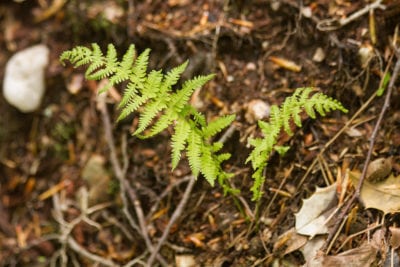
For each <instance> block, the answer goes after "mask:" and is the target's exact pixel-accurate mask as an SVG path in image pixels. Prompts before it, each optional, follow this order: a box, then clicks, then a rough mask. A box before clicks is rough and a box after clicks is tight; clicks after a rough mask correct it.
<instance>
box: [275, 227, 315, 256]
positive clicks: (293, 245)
mask: <svg viewBox="0 0 400 267" xmlns="http://www.w3.org/2000/svg"><path fill="white" fill-rule="evenodd" d="M307 240H308V238H307V237H305V236H303V235H299V234H297V233H296V230H295V229H294V228H291V229H289V230H288V231H286V232H284V233H283V234H281V235H280V236H279V237H278V239H277V241H276V242H275V244H274V249H273V252H274V253H279V255H282V256H284V255H286V254H289V253H292V252H293V251H296V250H298V249H300V248H301V247H303V246H304V245H305V244H306V243H307Z"/></svg>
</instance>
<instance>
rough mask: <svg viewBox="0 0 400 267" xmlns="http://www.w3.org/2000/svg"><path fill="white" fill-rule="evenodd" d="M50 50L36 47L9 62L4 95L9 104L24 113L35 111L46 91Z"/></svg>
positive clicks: (41, 46)
mask: <svg viewBox="0 0 400 267" xmlns="http://www.w3.org/2000/svg"><path fill="white" fill-rule="evenodd" d="M48 64H49V49H48V48H47V46H45V45H42V44H40V45H35V46H32V47H29V48H26V49H24V50H22V51H19V52H17V53H16V54H15V55H13V56H12V57H11V58H10V60H9V61H8V62H7V65H6V70H5V74H4V84H3V94H4V98H5V99H6V100H7V102H8V103H9V104H11V105H12V106H14V107H16V108H17V109H19V110H20V111H22V112H32V111H35V110H36V109H37V108H38V107H39V106H40V104H41V102H42V98H43V94H44V91H45V81H44V78H45V68H46V67H47V65H48Z"/></svg>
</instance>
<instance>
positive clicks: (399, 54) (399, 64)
mask: <svg viewBox="0 0 400 267" xmlns="http://www.w3.org/2000/svg"><path fill="white" fill-rule="evenodd" d="M395 52H396V57H397V62H396V65H395V67H394V70H393V74H392V77H391V78H390V82H389V85H388V89H387V92H386V97H385V102H384V104H383V107H382V110H381V113H380V114H379V118H378V120H377V121H376V124H375V127H374V130H373V132H372V135H371V138H370V142H369V149H368V153H367V158H366V159H365V163H364V167H363V171H362V173H361V177H360V181H359V182H358V185H357V188H356V192H355V194H354V195H353V197H352V198H351V199H350V201H349V202H348V203H347V205H346V207H345V208H344V209H343V210H342V212H341V213H340V215H339V217H338V220H337V222H336V224H335V225H334V228H333V229H332V231H331V232H330V233H329V236H328V238H327V240H326V242H325V244H324V246H323V247H322V250H325V249H326V248H327V247H328V246H329V243H331V241H332V239H333V238H334V236H335V234H336V232H337V231H338V229H339V227H340V225H341V223H340V222H341V221H342V220H343V218H344V217H345V216H346V214H347V213H348V211H349V210H350V208H351V207H352V206H353V204H354V203H355V202H356V201H357V200H360V198H359V197H360V193H361V189H362V186H363V182H364V179H365V176H366V173H367V168H368V164H369V161H370V160H371V155H372V151H373V149H374V145H375V141H376V136H377V134H378V131H379V127H380V125H381V123H382V120H383V116H384V114H385V112H386V110H387V109H388V108H389V105H390V97H391V95H392V92H393V87H394V83H395V81H396V79H397V77H398V75H399V72H400V49H396V51H395Z"/></svg>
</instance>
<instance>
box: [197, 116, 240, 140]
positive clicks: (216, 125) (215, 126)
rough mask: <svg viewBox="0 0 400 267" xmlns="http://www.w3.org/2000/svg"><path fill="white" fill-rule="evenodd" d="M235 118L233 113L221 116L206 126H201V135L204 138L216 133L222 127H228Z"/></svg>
mask: <svg viewBox="0 0 400 267" xmlns="http://www.w3.org/2000/svg"><path fill="white" fill-rule="evenodd" d="M234 120H235V115H229V116H223V117H219V118H218V119H216V120H214V121H211V122H210V123H209V124H208V125H207V126H206V127H204V128H203V135H204V137H206V138H209V137H211V136H214V135H216V134H217V133H219V132H221V131H222V130H223V129H225V128H226V127H228V126H229V125H230V124H231V123H232V122H233V121H234Z"/></svg>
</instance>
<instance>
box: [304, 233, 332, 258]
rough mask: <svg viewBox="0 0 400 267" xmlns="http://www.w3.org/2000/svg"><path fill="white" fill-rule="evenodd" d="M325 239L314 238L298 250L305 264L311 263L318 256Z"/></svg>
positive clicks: (321, 237) (320, 237)
mask: <svg viewBox="0 0 400 267" xmlns="http://www.w3.org/2000/svg"><path fill="white" fill-rule="evenodd" d="M325 241H326V238H325V237H324V236H316V237H314V238H313V239H311V240H308V242H307V243H306V244H305V245H304V246H303V247H302V248H301V249H300V251H301V253H302V254H303V257H304V259H305V261H306V262H312V261H313V259H314V258H316V257H317V256H318V252H319V251H320V249H321V248H322V246H323V245H324V244H325Z"/></svg>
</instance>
